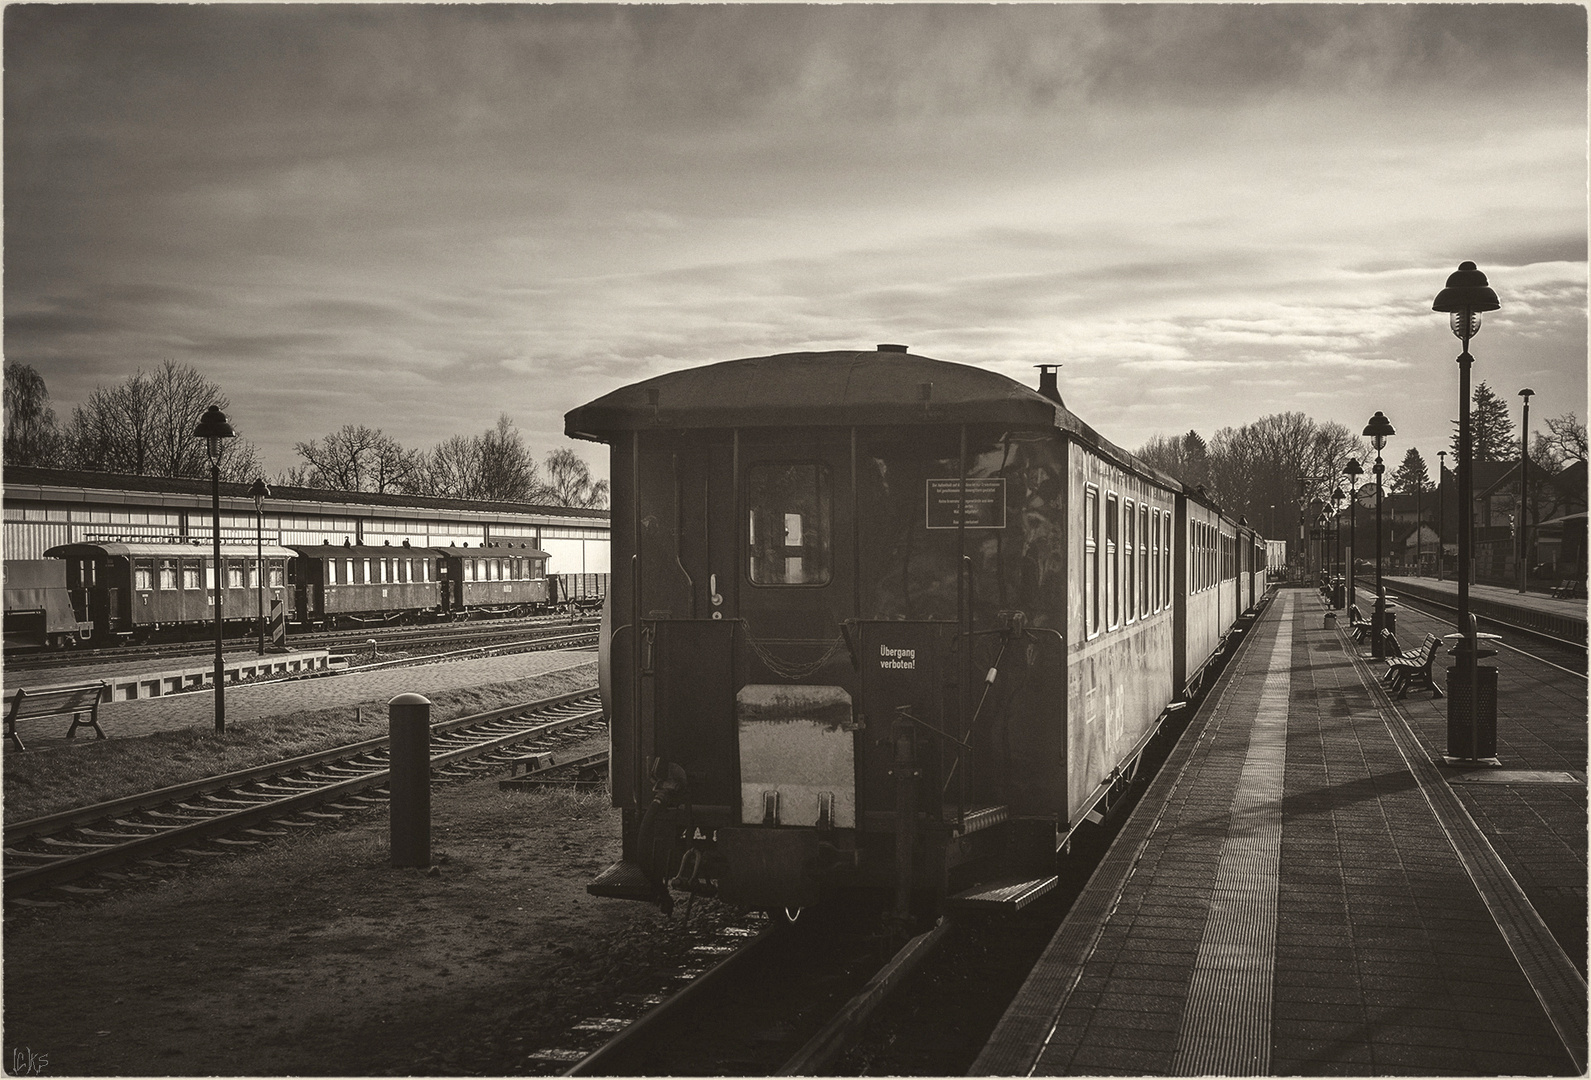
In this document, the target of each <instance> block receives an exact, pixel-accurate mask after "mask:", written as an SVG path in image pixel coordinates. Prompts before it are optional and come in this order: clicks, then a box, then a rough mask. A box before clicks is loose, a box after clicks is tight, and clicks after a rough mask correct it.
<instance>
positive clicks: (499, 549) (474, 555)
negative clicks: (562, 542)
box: [436, 543, 552, 559]
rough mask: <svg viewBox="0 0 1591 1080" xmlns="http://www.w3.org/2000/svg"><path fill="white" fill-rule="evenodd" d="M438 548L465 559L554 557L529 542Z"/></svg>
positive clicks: (451, 555)
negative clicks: (522, 543)
mask: <svg viewBox="0 0 1591 1080" xmlns="http://www.w3.org/2000/svg"><path fill="white" fill-rule="evenodd" d="M436 550H437V551H439V552H441V553H442V554H443V555H446V556H449V557H453V556H457V557H459V558H463V559H482V558H485V559H504V558H512V559H550V558H552V556H551V555H549V554H548V553H547V552H545V551H542V550H541V549H540V548H537V547H532V546H530V545H529V544H528V543H527V544H525V545H523V546H516V545H514V544H509V543H502V544H490V545H485V544H483V545H480V546H477V547H442V548H437V549H436Z"/></svg>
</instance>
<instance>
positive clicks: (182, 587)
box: [44, 540, 293, 640]
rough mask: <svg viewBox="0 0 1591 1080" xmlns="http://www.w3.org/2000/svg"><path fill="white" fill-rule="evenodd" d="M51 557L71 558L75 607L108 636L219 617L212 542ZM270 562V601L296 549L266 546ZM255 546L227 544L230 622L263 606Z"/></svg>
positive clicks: (225, 597) (94, 546) (98, 547)
mask: <svg viewBox="0 0 1591 1080" xmlns="http://www.w3.org/2000/svg"><path fill="white" fill-rule="evenodd" d="M44 554H45V556H46V557H49V558H59V559H63V560H65V562H66V583H67V589H68V591H69V592H70V594H71V596H72V605H73V607H74V608H75V609H76V610H77V611H79V612H86V614H87V618H88V621H91V622H92V623H93V624H94V627H95V632H96V634H97V636H99V637H100V638H102V639H114V638H117V637H122V638H128V637H130V638H133V639H135V640H137V639H142V638H146V637H150V636H153V635H154V634H156V633H157V632H162V631H171V630H180V629H181V628H184V627H191V626H193V625H195V624H201V623H213V622H214V621H215V608H214V606H213V605H214V603H215V591H216V572H215V560H214V558H213V549H212V547H211V545H210V544H209V543H208V542H205V541H200V540H195V541H190V542H188V543H174V542H148V541H128V542H125V543H118V542H103V543H92V542H90V543H77V544H63V545H61V546H60V547H54V548H51V549H50V550H48V551H46V552H45V553H44ZM259 554H260V555H262V556H263V558H264V562H265V575H266V577H265V583H264V584H265V588H264V601H265V607H266V612H267V613H269V611H270V605H271V602H272V601H273V600H282V599H283V598H284V596H285V590H286V573H287V564H288V560H289V559H290V558H291V557H292V556H293V552H292V551H291V550H289V549H287V548H284V547H280V546H278V545H276V544H265V545H264V546H263V548H260V549H259ZM255 555H256V545H254V544H244V543H223V544H222V545H221V564H222V574H221V579H222V580H221V588H222V599H221V603H222V608H221V610H222V613H223V615H224V618H225V620H226V621H229V622H230V621H234V620H236V621H239V622H242V621H253V620H254V619H255V618H256V617H257V614H258V612H257V608H258V606H259V601H258V597H259V593H260V590H259V585H260V579H259V574H260V569H259V563H258V561H257V560H256V558H255Z"/></svg>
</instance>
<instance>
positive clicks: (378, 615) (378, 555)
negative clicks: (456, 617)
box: [291, 544, 440, 627]
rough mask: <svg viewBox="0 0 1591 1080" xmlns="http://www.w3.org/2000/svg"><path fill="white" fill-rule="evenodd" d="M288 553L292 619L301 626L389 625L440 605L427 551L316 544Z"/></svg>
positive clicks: (433, 558) (430, 553)
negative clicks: (291, 557) (289, 558)
mask: <svg viewBox="0 0 1591 1080" xmlns="http://www.w3.org/2000/svg"><path fill="white" fill-rule="evenodd" d="M293 555H294V558H293V562H292V567H291V575H292V588H293V621H294V622H296V623H299V624H301V625H304V626H328V627H335V626H368V625H377V624H384V623H394V622H399V621H402V620H406V619H410V618H413V617H415V616H418V615H424V614H435V613H436V612H437V610H438V609H439V607H440V590H439V585H438V583H437V575H436V567H435V565H434V563H435V561H436V552H434V551H433V550H432V549H430V548H415V547H409V546H407V545H402V546H398V547H393V546H392V545H390V544H387V545H382V546H380V547H377V546H374V545H368V544H366V545H354V544H344V545H340V546H339V545H334V544H322V545H319V546H313V545H305V546H298V547H294V548H293Z"/></svg>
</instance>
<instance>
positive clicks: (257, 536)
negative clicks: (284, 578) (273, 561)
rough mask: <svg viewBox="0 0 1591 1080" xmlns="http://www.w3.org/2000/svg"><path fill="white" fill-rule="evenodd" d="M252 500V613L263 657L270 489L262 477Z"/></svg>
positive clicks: (255, 482) (255, 483)
mask: <svg viewBox="0 0 1591 1080" xmlns="http://www.w3.org/2000/svg"><path fill="white" fill-rule="evenodd" d="M249 496H250V497H251V498H252V499H253V500H254V574H255V577H254V612H255V618H256V620H257V621H258V622H259V626H260V655H261V656H264V655H265V500H266V499H268V498H270V497H271V489H270V488H269V487H268V486H267V485H266V483H265V478H264V477H259V476H257V477H255V478H254V486H253V487H251V488H249Z"/></svg>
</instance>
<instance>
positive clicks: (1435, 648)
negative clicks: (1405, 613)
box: [1384, 634, 1446, 698]
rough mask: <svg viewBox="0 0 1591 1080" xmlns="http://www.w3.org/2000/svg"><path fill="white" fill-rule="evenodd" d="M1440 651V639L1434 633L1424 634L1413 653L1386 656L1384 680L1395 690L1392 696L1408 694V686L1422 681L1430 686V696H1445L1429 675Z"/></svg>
mask: <svg viewBox="0 0 1591 1080" xmlns="http://www.w3.org/2000/svg"><path fill="white" fill-rule="evenodd" d="M1441 651H1442V639H1441V638H1439V637H1437V636H1436V635H1435V634H1426V635H1425V641H1424V643H1423V644H1421V646H1420V647H1419V648H1418V649H1417V650H1415V651H1414V652H1413V653H1409V654H1405V655H1399V656H1389V657H1387V658H1386V660H1387V673H1386V675H1385V676H1384V681H1385V682H1386V683H1387V684H1388V686H1390V687H1391V688H1392V690H1393V691H1395V694H1394V696H1395V697H1400V698H1401V697H1403V696H1405V695H1406V694H1408V692H1409V687H1411V686H1414V685H1416V684H1421V683H1423V684H1424V685H1426V686H1428V687H1430V688H1431V693H1432V696H1434V697H1445V696H1446V695H1445V694H1443V693H1442V688H1441V687H1440V686H1437V685H1436V680H1435V679H1434V678H1432V677H1431V665H1432V664H1433V663H1435V661H1436V656H1437V654H1438V653H1440V652H1441Z"/></svg>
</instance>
